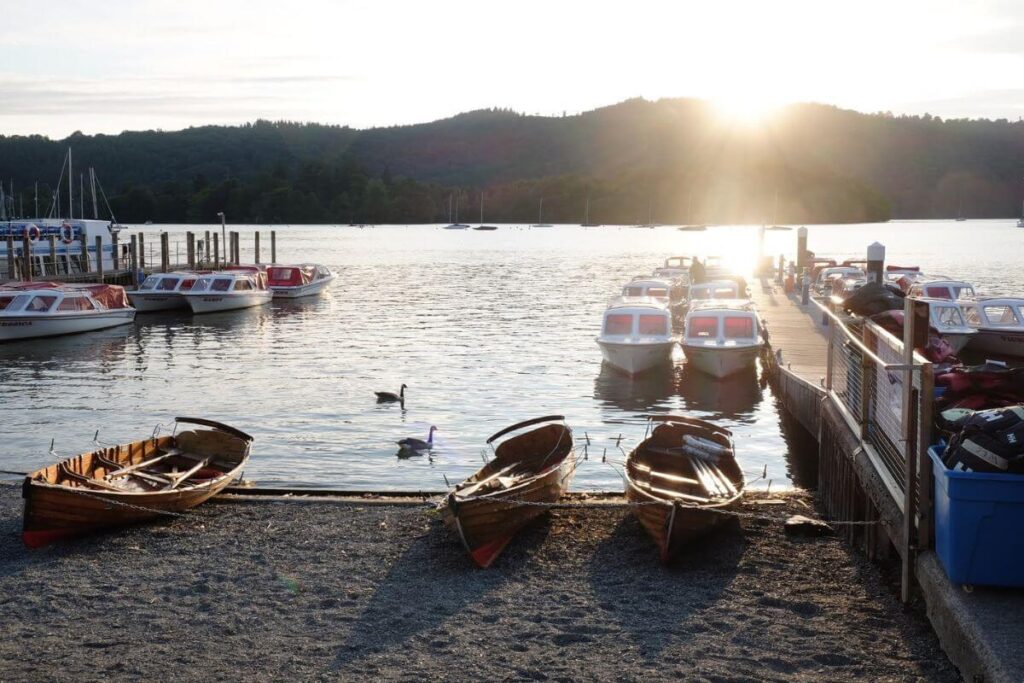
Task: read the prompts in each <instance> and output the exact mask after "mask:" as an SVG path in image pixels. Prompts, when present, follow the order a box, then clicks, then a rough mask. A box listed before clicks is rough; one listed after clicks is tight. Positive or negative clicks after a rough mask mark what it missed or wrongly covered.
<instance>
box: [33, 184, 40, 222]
mask: <svg viewBox="0 0 1024 683" xmlns="http://www.w3.org/2000/svg"><path fill="white" fill-rule="evenodd" d="M35 197H36V212H35V213H34V214H32V215H33V216H35V217H36V218H39V181H38V180H37V181H36V190H35Z"/></svg>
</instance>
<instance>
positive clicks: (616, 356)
mask: <svg viewBox="0 0 1024 683" xmlns="http://www.w3.org/2000/svg"><path fill="white" fill-rule="evenodd" d="M597 344H598V346H600V347H601V355H602V356H603V357H604V360H605V362H606V363H608V365H610V366H612V367H613V368H615V369H616V370H619V371H621V372H624V373H626V374H628V375H638V374H640V373H642V372H647V371H648V370H651V369H653V368H656V367H659V366H662V365H667V364H669V363H671V362H672V351H673V350H674V349H675V345H676V342H675V341H672V340H669V341H664V342H655V343H644V344H638V343H633V344H631V343H621V342H607V341H601V340H600V339H599V340H598V341H597Z"/></svg>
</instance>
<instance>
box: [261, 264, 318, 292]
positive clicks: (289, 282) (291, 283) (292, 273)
mask: <svg viewBox="0 0 1024 683" xmlns="http://www.w3.org/2000/svg"><path fill="white" fill-rule="evenodd" d="M314 273H315V269H314V268H313V266H305V267H301V266H271V267H270V268H268V269H267V284H268V285H269V286H271V287H297V286H299V285H306V284H309V283H310V282H312V281H313V275H314Z"/></svg>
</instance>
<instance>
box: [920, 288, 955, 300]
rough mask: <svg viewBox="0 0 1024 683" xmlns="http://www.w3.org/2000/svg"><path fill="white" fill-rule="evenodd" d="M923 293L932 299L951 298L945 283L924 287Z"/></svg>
mask: <svg viewBox="0 0 1024 683" xmlns="http://www.w3.org/2000/svg"><path fill="white" fill-rule="evenodd" d="M924 295H925V296H927V297H930V298H932V299H952V298H953V295H952V294H950V293H949V287H946V286H945V285H942V286H941V287H940V286H932V287H925V288H924Z"/></svg>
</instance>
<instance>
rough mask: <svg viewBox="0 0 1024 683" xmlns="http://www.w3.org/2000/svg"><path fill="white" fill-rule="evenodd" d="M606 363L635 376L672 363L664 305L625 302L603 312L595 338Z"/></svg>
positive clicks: (669, 327) (668, 314)
mask: <svg viewBox="0 0 1024 683" xmlns="http://www.w3.org/2000/svg"><path fill="white" fill-rule="evenodd" d="M597 345H598V346H600V347H601V355H602V356H604V360H605V362H607V363H608V364H609V365H611V366H612V367H614V368H617V369H619V370H621V371H623V372H625V373H627V374H630V375H636V374H639V373H641V372H644V371H646V370H650V369H651V368H654V367H657V366H659V365H665V364H668V363H669V362H671V360H672V351H673V349H674V348H675V345H676V340H675V337H673V336H672V314H671V312H670V311H669V310H668V309H667V308H666V307H665V305H664V304H663V303H660V302H658V301H653V300H637V299H633V298H624V299H622V300H619V301H617V302H614V303H612V304H611V305H610V306H609V307H608V309H607V310H606V311H605V312H604V320H603V321H602V325H601V334H600V335H599V336H598V337H597Z"/></svg>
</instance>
